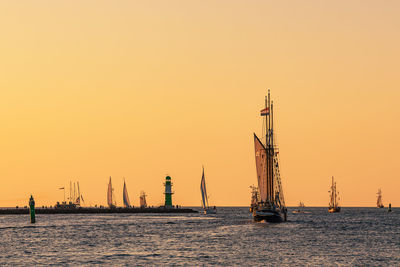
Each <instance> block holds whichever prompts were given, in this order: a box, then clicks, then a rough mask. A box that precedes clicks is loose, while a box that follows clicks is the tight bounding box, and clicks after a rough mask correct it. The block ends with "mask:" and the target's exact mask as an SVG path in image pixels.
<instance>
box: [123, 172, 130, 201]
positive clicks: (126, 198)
mask: <svg viewBox="0 0 400 267" xmlns="http://www.w3.org/2000/svg"><path fill="white" fill-rule="evenodd" d="M123 191H124V193H123V201H124V207H125V208H130V207H131V203H130V202H129V196H128V190H127V189H126V184H125V178H124V190H123Z"/></svg>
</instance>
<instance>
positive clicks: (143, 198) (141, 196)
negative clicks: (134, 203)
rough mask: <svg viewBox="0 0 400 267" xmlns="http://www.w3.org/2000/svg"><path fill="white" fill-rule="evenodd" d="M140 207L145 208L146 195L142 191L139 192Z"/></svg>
mask: <svg viewBox="0 0 400 267" xmlns="http://www.w3.org/2000/svg"><path fill="white" fill-rule="evenodd" d="M140 207H141V208H147V202H146V193H145V192H144V191H142V192H140Z"/></svg>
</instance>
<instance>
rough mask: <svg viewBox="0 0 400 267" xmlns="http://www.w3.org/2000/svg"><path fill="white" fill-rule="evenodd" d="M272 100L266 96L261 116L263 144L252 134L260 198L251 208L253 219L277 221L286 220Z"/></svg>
mask: <svg viewBox="0 0 400 267" xmlns="http://www.w3.org/2000/svg"><path fill="white" fill-rule="evenodd" d="M273 105H274V104H273V102H272V101H271V99H270V93H269V91H268V97H266V99H265V108H264V109H263V110H261V116H265V128H266V129H265V130H266V131H265V144H263V143H262V142H261V140H260V139H259V138H258V137H257V135H256V134H254V148H255V156H256V170H257V180H258V190H259V196H260V199H258V203H257V205H256V206H255V207H254V208H252V210H253V219H254V221H256V222H258V221H262V220H264V221H266V222H273V223H278V222H282V221H286V217H287V209H286V205H285V199H284V197H283V189H282V184H281V177H280V170H279V154H278V153H279V152H278V148H277V146H276V140H275V132H274V119H273Z"/></svg>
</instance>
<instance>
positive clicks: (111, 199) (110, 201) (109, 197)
mask: <svg viewBox="0 0 400 267" xmlns="http://www.w3.org/2000/svg"><path fill="white" fill-rule="evenodd" d="M107 204H108V207H110V208H115V207H116V205H117V204H116V202H115V196H114V188H113V187H112V184H111V176H110V181H109V183H108V188H107Z"/></svg>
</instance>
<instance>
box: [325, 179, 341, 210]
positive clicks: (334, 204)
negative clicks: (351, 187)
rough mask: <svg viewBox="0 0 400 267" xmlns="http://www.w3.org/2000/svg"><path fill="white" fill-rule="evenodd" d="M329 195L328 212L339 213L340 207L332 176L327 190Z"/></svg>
mask: <svg viewBox="0 0 400 267" xmlns="http://www.w3.org/2000/svg"><path fill="white" fill-rule="evenodd" d="M329 194H330V201H329V208H328V211H329V212H330V213H333V212H339V211H340V206H339V202H338V195H339V193H338V192H337V191H336V182H335V181H334V178H333V176H332V185H331V190H329Z"/></svg>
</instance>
